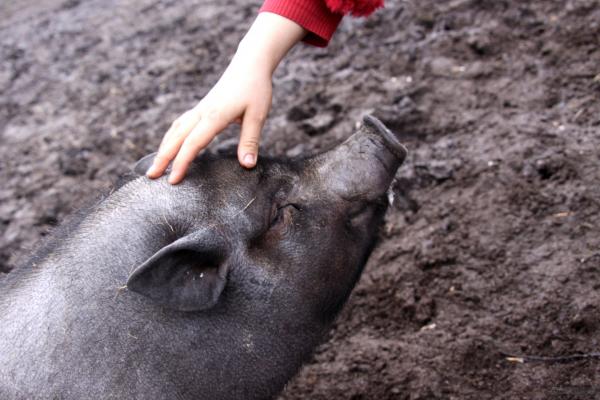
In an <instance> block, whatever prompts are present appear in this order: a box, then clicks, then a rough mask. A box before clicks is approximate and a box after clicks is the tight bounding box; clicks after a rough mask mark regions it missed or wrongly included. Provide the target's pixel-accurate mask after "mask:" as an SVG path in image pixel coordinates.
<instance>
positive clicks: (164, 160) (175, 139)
mask: <svg viewBox="0 0 600 400" xmlns="http://www.w3.org/2000/svg"><path fill="white" fill-rule="evenodd" d="M199 120H200V115H199V113H197V112H191V111H188V112H186V113H184V114H182V115H181V116H180V117H179V118H177V119H176V120H175V121H174V122H173V124H172V125H171V127H170V128H169V130H168V131H167V133H166V134H165V136H164V137H163V140H162V142H161V144H160V146H159V148H158V153H157V154H156V157H154V161H153V163H152V166H151V167H150V168H149V169H148V171H147V172H146V175H147V176H148V177H149V178H152V179H155V178H158V177H160V176H161V175H162V174H163V173H164V172H165V170H166V169H167V167H168V166H169V163H170V162H171V161H172V160H173V158H175V156H176V155H177V152H178V151H179V148H180V147H181V145H182V144H183V141H184V140H185V138H186V136H187V135H188V134H189V133H190V131H192V130H193V129H194V126H196V125H197V124H198V122H199Z"/></svg>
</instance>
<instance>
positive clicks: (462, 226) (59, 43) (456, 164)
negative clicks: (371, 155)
mask: <svg viewBox="0 0 600 400" xmlns="http://www.w3.org/2000/svg"><path fill="white" fill-rule="evenodd" d="M258 6H259V2H257V1H250V2H248V1H242V0H229V1H202V0H177V1H175V0H158V1H156V0H139V1H114V0H89V1H79V0H67V1H64V0H41V1H33V0H23V1H10V2H2V3H1V4H0V93H1V95H0V183H1V185H0V231H1V238H0V271H2V272H8V271H9V270H10V269H12V268H14V267H15V266H16V265H18V263H19V260H22V259H23V257H24V256H25V255H26V254H27V253H29V252H31V251H32V250H34V249H35V247H36V243H38V242H39V240H40V237H42V236H44V235H47V233H48V232H49V230H50V229H51V228H52V227H53V226H55V225H56V224H57V223H58V222H60V221H62V220H63V219H64V218H65V217H66V216H67V215H68V214H70V213H72V212H73V211H74V210H76V209H78V208H79V207H81V206H82V205H83V204H84V203H86V202H88V201H90V200H91V199H93V198H96V197H97V196H98V194H99V193H101V192H106V191H107V190H109V189H110V187H111V185H112V184H113V183H114V182H115V181H116V180H117V177H118V176H119V175H121V174H123V173H125V172H126V171H128V170H129V168H130V167H131V165H132V164H133V163H134V161H135V160H136V159H138V158H140V157H141V156H143V155H145V154H147V153H149V152H152V151H154V150H155V149H156V147H157V146H158V143H159V141H160V139H161V137H162V134H163V133H164V132H165V131H166V129H167V127H168V125H169V124H170V123H171V121H172V120H173V119H174V118H175V117H177V116H178V115H179V114H180V113H182V112H183V111H185V110H186V109H188V108H190V107H192V106H193V105H195V104H196V102H197V101H198V100H199V99H201V98H202V96H203V94H205V93H206V92H207V91H208V89H209V88H210V86H211V85H212V84H213V83H214V82H216V80H217V78H218V76H219V74H220V73H221V72H222V71H223V69H224V67H225V66H226V65H227V63H228V60H229V58H230V57H231V55H232V53H233V52H234V50H235V47H236V45H237V43H238V41H239V40H240V38H241V37H242V35H243V33H244V32H245V31H246V29H247V28H248V26H249V24H250V23H251V22H252V20H253V18H254V16H255V15H256V11H257V9H258ZM599 45H600V3H599V2H598V1H590V0H577V1H570V0H567V1H535V2H533V1H531V2H527V1H518V0H497V1H491V0H490V1H486V0H453V1H434V0H423V1H393V0H388V1H386V8H385V9H382V10H379V11H378V12H376V13H375V14H374V15H372V16H371V17H369V18H367V19H351V18H347V19H346V20H344V22H343V24H342V25H341V27H340V29H339V30H338V32H337V34H336V35H335V37H334V39H333V41H332V43H331V45H330V46H329V47H328V48H327V49H317V48H313V47H309V46H303V45H300V46H297V47H296V48H295V49H294V50H293V51H292V53H291V54H290V55H289V56H288V57H287V58H286V60H285V61H284V62H283V64H282V65H281V66H280V68H279V69H278V71H277V73H276V77H275V79H274V99H273V107H272V110H271V113H270V117H269V121H268V123H267V126H266V127H265V129H264V132H263V135H264V136H263V137H264V139H263V142H262V145H263V148H262V150H261V154H263V155H266V154H270V155H278V156H286V155H287V156H295V155H298V154H306V153H312V152H316V151H319V150H321V149H323V148H326V147H329V146H330V145H332V144H333V143H336V142H338V141H340V140H342V139H343V138H345V137H347V136H349V135H350V134H351V133H352V131H353V129H354V127H355V124H356V121H359V120H360V118H361V117H362V116H363V115H364V114H367V113H372V112H374V113H375V114H376V115H378V116H379V117H380V118H382V119H383V120H384V122H385V123H386V124H388V126H389V127H390V128H391V129H393V130H394V131H395V132H397V133H398V134H399V136H400V138H401V140H402V141H403V142H404V143H405V144H406V145H407V147H408V148H409V151H410V154H409V157H408V159H407V162H406V163H405V165H404V166H403V167H402V168H401V170H400V171H399V172H398V174H397V177H396V181H395V183H394V186H393V189H394V193H395V202H394V205H393V207H392V208H391V209H390V210H389V212H388V214H387V218H386V224H385V226H384V227H383V229H382V233H381V242H380V244H379V246H378V247H377V249H376V250H375V252H374V254H373V255H372V257H371V259H370V261H369V264H368V266H367V268H366V271H365V273H364V275H363V276H362V279H361V280H360V283H359V284H358V286H357V288H356V289H355V291H354V294H353V296H352V297H351V299H350V301H349V303H348V304H347V306H346V307H345V309H344V311H343V313H342V315H341V316H340V318H339V319H338V322H337V323H336V326H335V328H334V329H333V331H332V332H331V334H330V337H329V339H328V341H327V342H326V343H325V344H323V345H322V346H320V347H319V349H318V350H317V352H316V354H315V356H314V358H313V360H312V361H311V362H310V363H309V364H308V365H306V366H305V367H304V368H303V370H302V371H301V373H300V374H299V375H298V376H297V377H296V378H295V379H293V380H292V381H291V382H290V384H289V385H288V387H287V388H286V390H285V392H284V393H283V394H282V395H281V397H280V398H281V399H282V400H283V399H286V400H291V399H326V400H334V399H354V400H357V399H413V400H416V399H423V400H425V399H598V398H600V359H598V358H589V359H584V360H579V361H577V360H575V361H571V362H563V363H557V362H531V363H524V364H521V363H514V362H510V361H507V360H506V357H505V355H506V354H513V355H523V354H529V355H539V356H551V357H555V356H566V355H572V354H588V353H594V352H598V351H599V339H600V313H599V312H600V295H599V292H598V290H599V289H600V172H599V170H598V166H599V162H600V131H599V126H600V105H599V102H598V100H599V98H600V47H599ZM237 133H238V132H237V129H235V128H231V129H229V130H228V131H227V132H225V133H224V134H222V135H221V136H219V138H218V140H217V141H216V142H215V143H213V145H212V146H211V149H210V151H217V152H218V151H222V150H224V149H228V148H231V147H232V146H235V144H236V143H237V142H236V135H237Z"/></svg>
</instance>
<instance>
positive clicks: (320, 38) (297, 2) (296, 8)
mask: <svg viewBox="0 0 600 400" xmlns="http://www.w3.org/2000/svg"><path fill="white" fill-rule="evenodd" d="M264 11H266V12H271V13H274V14H279V15H281V16H282V17H285V18H287V19H290V20H292V21H294V22H296V23H297V24H298V25H300V26H301V27H303V28H304V29H306V30H307V31H308V34H307V35H306V37H305V38H304V39H303V40H304V42H306V43H309V44H312V45H314V46H318V47H325V46H327V43H329V40H330V39H331V36H333V33H334V32H335V30H336V29H337V26H338V25H339V23H340V21H341V20H342V17H343V16H344V15H343V14H342V13H336V12H333V11H331V10H330V9H329V8H328V7H327V5H326V4H325V2H324V1H323V0H265V2H264V3H263V5H262V7H261V8H260V12H264Z"/></svg>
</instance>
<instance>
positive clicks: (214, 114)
mask: <svg viewBox="0 0 600 400" xmlns="http://www.w3.org/2000/svg"><path fill="white" fill-rule="evenodd" d="M220 117H221V112H220V111H219V109H218V108H216V107H208V108H207V109H206V110H205V111H204V118H206V119H207V120H208V121H218V120H219V119H220Z"/></svg>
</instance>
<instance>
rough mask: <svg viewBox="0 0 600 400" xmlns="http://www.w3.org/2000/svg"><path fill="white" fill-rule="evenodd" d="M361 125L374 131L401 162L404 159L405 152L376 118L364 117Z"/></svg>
mask: <svg viewBox="0 0 600 400" xmlns="http://www.w3.org/2000/svg"><path fill="white" fill-rule="evenodd" d="M363 124H364V125H365V126H366V127H367V128H370V129H373V130H375V131H376V132H377V133H378V134H379V135H381V137H382V138H383V139H384V141H385V144H386V146H387V147H388V149H389V150H390V151H391V152H392V153H393V154H394V155H395V156H396V157H398V159H399V160H400V162H402V161H403V160H404V159H405V158H406V154H407V150H406V147H404V146H403V145H402V144H401V143H400V141H399V140H398V139H397V138H396V135H394V134H393V133H392V132H391V131H390V130H389V129H388V128H386V126H385V125H383V123H382V122H381V121H380V120H378V119H377V118H375V117H373V116H371V115H366V116H365V117H364V118H363Z"/></svg>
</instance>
